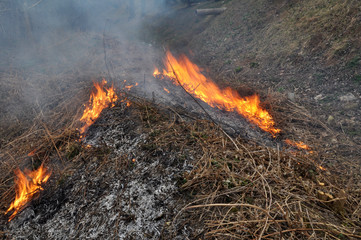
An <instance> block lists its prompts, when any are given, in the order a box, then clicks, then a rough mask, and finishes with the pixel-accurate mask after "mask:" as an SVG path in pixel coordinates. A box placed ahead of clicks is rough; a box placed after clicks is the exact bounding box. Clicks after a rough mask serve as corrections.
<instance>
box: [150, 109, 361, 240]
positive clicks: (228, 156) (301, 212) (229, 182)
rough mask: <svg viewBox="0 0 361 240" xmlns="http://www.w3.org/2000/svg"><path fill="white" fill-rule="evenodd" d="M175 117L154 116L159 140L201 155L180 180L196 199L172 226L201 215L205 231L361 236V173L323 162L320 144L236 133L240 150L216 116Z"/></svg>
mask: <svg viewBox="0 0 361 240" xmlns="http://www.w3.org/2000/svg"><path fill="white" fill-rule="evenodd" d="M294 111H296V108H294ZM180 115H181V114H180ZM175 119H177V117H176V116H175ZM305 119H306V118H305ZM178 120H179V121H182V118H179V119H177V121H178ZM175 122H176V121H174V122H173V123H168V124H165V123H164V124H158V123H153V124H151V131H152V132H153V139H152V143H154V144H155V146H156V147H157V148H161V149H163V150H165V151H168V150H169V149H173V150H174V149H177V150H178V151H180V152H183V153H184V152H187V153H188V154H189V155H193V156H194V155H195V156H197V157H196V158H197V160H196V166H195V167H194V169H193V170H192V171H191V172H190V173H185V174H184V179H183V180H182V182H183V183H184V184H183V185H182V188H183V190H184V191H185V192H187V193H188V194H187V195H189V196H192V199H193V200H191V201H190V203H189V204H188V205H187V206H185V207H184V208H183V209H182V210H181V211H180V212H179V213H178V215H177V216H176V217H175V219H174V220H173V225H172V230H171V231H173V232H174V233H175V232H176V231H177V229H178V227H180V226H183V225H184V224H187V223H188V224H190V225H194V224H195V223H202V224H204V231H203V233H201V234H200V236H201V235H202V234H204V238H205V239H274V238H283V239H354V238H361V235H360V233H361V232H360V230H361V226H360V217H361V205H360V201H359V199H360V190H359V183H358V182H359V177H358V176H357V175H356V174H354V173H352V172H348V173H347V172H344V171H343V170H344V168H342V169H337V170H336V169H335V168H328V169H327V170H321V169H320V168H319V166H320V165H319V164H320V162H321V156H323V157H324V155H322V154H321V153H322V150H319V151H318V150H317V149H316V150H315V151H314V152H313V153H308V152H301V151H297V150H294V149H280V148H281V147H280V148H278V149H272V148H267V147H264V146H259V145H257V144H254V143H251V142H246V141H244V140H242V139H235V142H236V144H237V147H238V149H239V150H237V147H235V146H234V143H233V142H232V141H230V139H229V137H228V136H225V135H224V134H223V133H222V131H221V130H220V129H219V128H218V127H217V126H215V125H214V124H213V123H210V122H208V121H191V122H186V121H183V122H182V123H180V124H175ZM314 144H315V145H317V143H316V142H314ZM156 147H155V148H156ZM343 164H345V163H343ZM354 178H356V179H354ZM174 236H175V235H174Z"/></svg>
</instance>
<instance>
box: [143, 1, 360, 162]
mask: <svg viewBox="0 0 361 240" xmlns="http://www.w3.org/2000/svg"><path fill="white" fill-rule="evenodd" d="M211 7H226V8H227V10H226V11H225V12H224V13H222V14H220V15H218V16H196V15H195V14H194V11H195V9H198V8H211ZM360 8H361V4H360V3H359V2H358V1H348V2H347V3H343V2H342V1H333V2H332V3H330V2H329V1H323V0H318V1H282V0H279V1H269V0H260V1H251V0H246V1H216V2H213V1H206V2H201V3H198V4H194V5H193V6H192V7H190V8H180V9H176V10H174V11H172V12H170V13H169V14H168V16H166V17H164V18H157V19H152V21H147V24H145V25H144V28H145V30H144V31H145V32H146V33H145V34H144V36H143V37H144V39H146V40H147V41H153V43H154V44H158V45H163V46H167V47H168V48H169V49H172V50H173V51H174V52H176V53H186V54H187V55H188V56H190V57H191V58H192V59H193V60H194V61H196V62H197V63H198V64H199V65H200V66H201V67H203V68H204V69H206V71H207V75H208V76H210V77H211V78H212V79H213V80H215V81H217V82H218V83H219V84H220V85H221V86H229V85H230V86H233V87H234V88H236V89H237V88H243V89H244V88H245V86H246V89H249V88H251V89H253V90H252V91H256V92H258V93H260V94H261V96H263V99H264V100H265V101H267V102H268V103H270V105H271V107H273V110H274V113H273V114H274V115H275V118H277V117H280V115H282V114H283V112H285V111H287V110H289V109H280V108H278V109H277V103H276V102H277V101H278V100H280V99H283V100H282V101H283V102H282V103H281V105H287V104H286V103H285V102H284V101H290V102H292V105H294V104H296V105H298V106H303V108H302V111H303V112H304V115H307V116H310V117H311V118H312V120H311V121H312V122H313V123H316V122H321V123H322V124H321V125H322V126H320V124H309V123H304V122H303V121H300V120H297V119H295V118H294V117H293V116H292V115H290V114H288V115H286V116H283V117H285V118H286V120H285V119H284V118H283V119H281V118H282V117H280V119H279V122H280V124H281V125H282V124H286V125H287V124H289V123H290V124H292V128H293V129H294V128H296V129H297V131H296V132H300V131H301V132H304V131H308V132H309V133H311V135H313V137H314V138H317V139H322V142H323V143H324V144H325V143H327V144H331V145H332V144H334V148H338V151H339V152H341V155H343V156H350V155H351V156H352V157H353V158H354V160H355V161H360V159H361V157H360V152H359V150H360V149H361V148H360V144H361V131H360V126H361V81H360V74H361V55H360V54H361V42H360V41H359V39H361V38H360V37H361V28H360V27H359V25H360V23H361V18H360V14H359V11H357V9H358V10H360ZM149 22H150V23H149ZM174 49H175V50H174ZM270 96H275V97H276V98H277V99H278V100H274V97H270ZM269 100H271V102H270V101H269ZM272 101H274V102H272ZM286 108H287V107H286ZM312 125H314V126H312ZM315 125H317V126H315ZM283 127H284V128H287V126H283ZM291 131H292V130H291ZM292 135H293V137H295V136H296V138H297V134H295V133H293V134H292ZM303 140H304V141H306V142H307V141H309V143H310V144H312V142H313V140H311V138H310V139H303ZM344 146H347V150H346V149H344ZM350 146H352V147H350Z"/></svg>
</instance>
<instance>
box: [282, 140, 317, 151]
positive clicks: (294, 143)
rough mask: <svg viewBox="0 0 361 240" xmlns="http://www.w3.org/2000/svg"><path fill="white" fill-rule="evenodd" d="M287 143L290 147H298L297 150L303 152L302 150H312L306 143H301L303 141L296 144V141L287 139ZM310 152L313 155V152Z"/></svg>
mask: <svg viewBox="0 0 361 240" xmlns="http://www.w3.org/2000/svg"><path fill="white" fill-rule="evenodd" d="M285 143H287V144H288V145H290V146H293V147H296V148H298V149H300V150H302V149H303V150H308V151H309V150H311V148H310V147H309V146H308V145H306V144H305V143H304V142H301V141H299V142H295V141H292V140H290V139H286V140H285ZM309 152H310V153H312V151H309Z"/></svg>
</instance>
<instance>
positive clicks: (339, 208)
mask: <svg viewBox="0 0 361 240" xmlns="http://www.w3.org/2000/svg"><path fill="white" fill-rule="evenodd" d="M211 7H226V8H227V9H226V11H225V12H223V13H221V14H220V15H217V16H197V15H195V9H197V8H211ZM360 10H361V3H359V1H353V0H348V1H326V0H316V1H311V0H306V1H296V0H292V1H287V0H257V1H251V0H244V1H238V0H228V1H227V0H226V1H200V3H195V4H193V5H192V6H191V7H187V6H184V5H182V4H175V5H172V6H171V7H170V8H169V9H166V10H164V9H162V11H161V12H162V14H156V15H151V14H150V15H146V16H142V19H141V23H140V25H138V24H139V23H134V22H132V21H129V19H128V17H127V16H125V15H124V16H123V15H121V14H119V12H116V14H114V15H109V19H110V21H112V23H113V25H112V26H111V27H109V29H108V30H107V31H104V33H103V32H102V33H99V32H98V33H97V32H91V31H89V32H86V31H85V32H84V31H80V32H78V31H75V32H71V33H67V34H58V35H57V34H55V35H54V37H53V39H56V40H55V41H51V45H50V46H51V48H49V47H42V46H40V48H34V49H33V52H32V51H26V54H25V53H24V55H26V56H23V55H22V54H21V55H14V54H12V51H11V49H7V50H6V51H5V53H6V56H7V57H6V58H2V59H1V62H0V63H1V66H2V68H1V72H0V74H1V75H0V77H1V81H0V84H1V88H0V91H1V96H2V98H1V99H0V107H1V111H2V112H3V113H5V114H2V115H1V116H0V121H1V128H0V134H1V136H2V138H1V142H0V148H1V152H0V160H1V166H0V171H1V172H2V173H4V174H2V178H1V185H0V186H1V188H0V189H1V211H3V212H5V210H6V208H7V206H8V205H9V203H10V202H11V200H12V198H13V197H14V186H13V181H12V180H13V178H14V177H13V170H14V169H15V168H16V167H18V166H20V167H21V168H24V167H29V166H31V167H35V165H37V164H38V163H39V161H45V162H46V163H47V164H48V166H49V167H51V168H52V169H53V171H54V172H53V176H52V179H51V181H50V182H49V183H48V185H46V190H45V191H44V192H43V194H42V195H41V194H40V197H39V198H38V199H37V200H35V201H34V202H33V203H31V204H29V206H28V207H27V208H26V209H25V210H24V212H23V213H21V214H19V216H18V218H16V219H15V220H14V221H13V222H12V223H10V224H9V223H6V222H7V218H6V216H5V215H2V217H1V218H0V222H1V223H2V224H1V226H2V227H1V228H0V234H3V236H4V238H5V237H7V238H21V237H24V238H27V237H33V235H34V232H36V233H39V234H40V236H42V237H48V238H53V239H56V238H57V237H56V234H54V231H56V230H58V231H59V232H58V233H59V234H63V235H64V234H70V236H72V237H85V236H89V234H90V233H91V234H93V235H91V237H93V238H97V237H99V236H107V237H118V238H125V239H128V238H129V239H132V238H144V239H149V238H160V237H163V239H171V238H172V237H173V238H174V237H178V238H179V239H184V238H186V237H188V238H190V239H198V238H201V239H203V238H205V239H237V238H238V239H239V238H243V239H250V238H252V239H254V238H262V237H263V238H273V237H278V236H280V237H284V238H285V239H320V238H325V239H335V238H336V239H357V238H360V233H361V231H360V229H361V228H360V219H361V217H360V216H361V215H360V209H361V208H360V202H359V199H360V190H359V189H360V177H361V174H360V166H361V152H360V149H361V148H360V144H361V130H360V125H361V80H360V78H361V53H360V52H361V42H360V39H361V28H360V23H361V16H360V13H359V12H360ZM124 23H127V24H124ZM124 25H129V26H131V27H129V26H128V27H127V28H125V29H123V28H124ZM116 29H118V30H119V29H121V30H122V31H120V32H121V34H117V31H115V30H116ZM123 30H124V31H123ZM138 30H139V31H138ZM124 35H126V36H127V35H131V37H128V36H127V37H124ZM57 37H59V39H58V38H57ZM74 49H76V50H77V51H74ZM164 49H169V50H170V51H172V52H173V53H174V54H175V55H179V54H186V55H187V56H188V57H190V58H191V60H192V61H194V62H196V63H197V64H198V65H199V66H201V67H202V68H203V72H204V74H205V75H206V76H207V77H210V78H211V79H213V80H214V81H216V82H217V83H218V84H219V85H220V86H222V87H225V86H231V87H232V88H234V89H236V90H237V91H238V92H239V93H240V95H242V96H246V95H250V94H254V93H257V94H259V95H260V96H261V100H262V106H263V107H264V108H266V109H267V110H268V111H270V112H271V114H272V116H274V118H275V121H276V123H277V127H279V128H281V129H282V133H281V134H280V135H279V136H277V138H275V139H274V138H272V137H271V136H266V135H263V134H260V133H259V131H258V132H257V131H256V130H253V128H252V127H249V125H247V124H246V121H244V120H240V124H236V125H237V126H238V127H239V129H240V130H239V129H237V126H232V127H231V129H232V130H233V131H228V130H229V129H226V128H224V129H221V128H220V127H219V125H218V124H220V126H223V125H222V122H221V121H219V122H216V123H213V122H211V121H210V119H208V117H207V115H205V114H202V110H199V108H198V105H197V104H195V103H194V102H193V101H192V100H189V99H188V100H187V97H184V95H180V94H182V93H183V90H182V89H181V88H176V87H174V89H171V90H173V91H174V92H173V94H174V95H175V96H174V97H170V96H169V95H165V94H164V92H163V93H162V86H163V85H162V84H164V83H162V84H160V85H157V84H155V83H156V81H155V79H154V78H153V77H152V71H153V69H154V66H161V65H162V58H163V56H164ZM20 52H21V51H20ZM75 52H76V54H75ZM39 53H40V54H39ZM54 53H55V54H54ZM54 55H55V56H56V58H55V59H54V58H53V56H54ZM35 56H40V58H39V59H38V58H37V57H35ZM74 58H76V61H73V60H74ZM29 59H32V60H34V59H36V61H35V60H34V61H28V60H29ZM22 61H23V62H22ZM15 63H16V64H15ZM19 63H20V64H19ZM29 63H31V64H29ZM75 63H76V64H75ZM103 77H104V78H106V79H107V80H108V81H109V82H114V83H115V85H116V87H117V88H118V89H122V88H124V85H127V84H128V83H131V84H134V83H135V82H137V83H139V86H138V88H134V92H132V93H131V94H130V95H129V96H128V98H129V99H131V102H132V105H131V107H130V108H125V107H124V103H117V105H116V106H115V107H114V108H112V109H107V110H106V111H105V112H104V113H103V114H102V115H101V118H100V119H99V121H97V122H96V123H95V124H94V126H93V127H92V128H90V129H89V132H88V137H87V139H86V140H83V144H80V143H79V132H78V131H77V127H79V124H80V123H79V117H80V115H81V110H82V106H83V104H84V103H86V101H87V99H88V96H89V91H90V88H91V86H92V84H91V82H92V81H100V80H101V79H102V78H103ZM124 80H127V81H128V83H125V82H124ZM154 81H155V82H154ZM167 87H168V85H167ZM137 89H138V90H137ZM187 107H188V108H187ZM204 107H205V109H206V110H207V111H212V110H211V109H210V108H207V107H206V106H204ZM212 114H214V115H212ZM222 114H223V115H224V118H223V115H222ZM217 115H218V116H220V115H221V116H222V117H221V118H220V119H223V120H224V119H227V117H228V116H226V114H224V113H222V112H220V113H219V112H215V113H213V112H212V113H211V116H212V117H213V116H217ZM201 118H202V119H206V120H199V119H201ZM230 118H232V116H230ZM234 129H236V130H238V131H234ZM242 129H247V130H245V131H244V132H247V131H249V132H250V134H247V133H246V134H244V133H243V134H242ZM226 132H227V133H228V134H229V135H227V134H226ZM247 136H248V137H247ZM249 136H253V137H249ZM286 138H289V139H292V140H295V141H303V142H305V143H306V144H308V145H309V146H310V147H311V149H312V151H297V150H296V149H295V148H292V147H289V146H286V145H285V144H282V142H283V140H285V139H286ZM86 144H90V145H92V147H90V148H87V146H86ZM34 148H35V149H37V152H38V153H37V154H36V155H35V156H32V157H29V156H28V153H29V152H30V151H32V150H34ZM133 159H134V160H135V161H133ZM79 192H81V193H82V195H78V193H79ZM66 194H68V195H69V196H65V195H66ZM144 196H146V197H144ZM147 199H152V202H151V203H149V202H148V201H147ZM153 203H154V204H153ZM89 204H90V206H89V207H87V206H88V205H89ZM132 204H134V205H132ZM149 204H153V205H152V206H151V207H150V208H147V205H149ZM134 206H136V207H134ZM47 209H50V210H49V211H50V212H51V213H52V214H51V216H49V214H48V213H47V211H46V210H47ZM78 209H82V210H81V211H78ZM149 209H151V211H147V210H149ZM98 211H99V212H98ZM144 212H145V215H144ZM94 213H96V214H94ZM73 216H75V217H77V218H79V219H80V222H81V224H80V225H79V224H77V223H76V221H75V220H74V219H73ZM115 218H117V222H116V226H117V227H116V229H115V231H114V232H112V233H109V232H108V231H106V229H108V228H109V227H110V226H114V224H115V223H114V219H115ZM67 219H68V220H67ZM195 223H199V224H195ZM147 225H152V226H154V228H152V229H151V228H148V227H147ZM64 226H65V227H64ZM55 228H56V229H55ZM74 228H78V231H70V232H69V229H74ZM123 229H127V230H126V231H124V232H122V231H123ZM43 230H44V231H43ZM142 233H146V234H142ZM107 234H108V235H107ZM127 237H128V238H127Z"/></svg>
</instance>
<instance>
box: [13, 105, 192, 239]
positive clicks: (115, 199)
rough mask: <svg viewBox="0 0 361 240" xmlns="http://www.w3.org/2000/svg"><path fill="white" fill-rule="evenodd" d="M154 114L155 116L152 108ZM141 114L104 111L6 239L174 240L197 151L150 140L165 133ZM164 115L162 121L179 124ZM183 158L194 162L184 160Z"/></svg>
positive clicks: (183, 231) (186, 229)
mask: <svg viewBox="0 0 361 240" xmlns="http://www.w3.org/2000/svg"><path fill="white" fill-rule="evenodd" d="M149 112H150V114H152V117H155V116H156V115H154V113H153V110H152V109H149ZM142 114H143V113H141V112H139V108H138V107H129V108H127V107H126V106H125V104H119V105H117V106H116V107H114V108H112V109H108V110H106V111H104V112H103V113H102V117H101V118H100V119H99V121H97V122H96V123H95V124H94V125H93V126H91V128H90V129H89V130H88V136H87V137H86V140H83V144H82V145H80V143H77V142H75V143H72V145H71V146H70V147H69V149H70V150H69V151H68V155H67V156H69V154H70V155H72V157H71V158H69V159H68V160H69V161H71V162H72V164H68V166H71V167H68V168H67V169H66V170H65V171H64V172H63V174H62V175H61V176H58V177H57V180H53V181H52V182H51V183H48V184H47V190H46V191H44V192H42V193H41V197H40V198H39V200H36V201H34V202H33V203H32V204H31V205H30V206H28V207H27V208H26V209H25V210H24V211H23V212H22V213H21V214H20V216H19V218H17V219H16V220H15V221H12V222H11V223H10V224H9V227H8V230H7V231H9V234H8V235H7V237H8V238H15V239H64V238H70V239H84V238H91V239H100V238H101V239H115V238H117V239H159V238H160V237H165V236H168V235H169V230H168V228H169V227H170V222H171V221H172V219H173V217H174V215H175V213H176V212H177V211H179V209H180V207H181V206H183V205H184V204H185V202H187V197H186V198H184V196H182V195H181V194H180V193H179V192H178V190H177V189H178V188H179V184H180V183H181V182H182V179H183V174H184V172H187V171H188V172H189V171H190V170H191V169H192V168H193V165H192V162H193V160H192V159H193V157H192V154H194V153H192V151H190V149H184V150H183V151H179V150H169V149H161V148H160V147H158V146H156V145H154V142H153V141H151V139H152V136H155V135H156V134H155V131H159V130H156V129H154V128H153V129H151V128H149V126H147V122H149V119H147V117H146V116H142ZM143 117H144V118H143ZM157 117H159V118H158V119H157V122H158V123H157V124H159V122H163V121H165V122H164V124H167V125H170V124H171V123H172V122H171V121H170V122H167V121H166V119H165V118H162V117H161V116H157ZM151 121H152V120H151ZM153 121H154V120H153ZM144 123H145V124H144ZM89 145H91V147H90V146H89ZM86 146H88V147H86ZM79 152H81V154H80V155H79ZM186 152H187V153H186ZM182 155H183V156H184V155H187V158H184V157H183V158H180V156H182ZM64 158H66V156H64ZM195 229H197V227H196V226H195V225H192V226H190V225H189V224H186V225H184V226H182V227H181V228H180V229H178V231H179V232H178V234H177V238H176V239H185V238H186V237H187V236H189V235H191V234H194V233H195V232H196V230H195ZM166 238H170V236H168V237H166Z"/></svg>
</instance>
